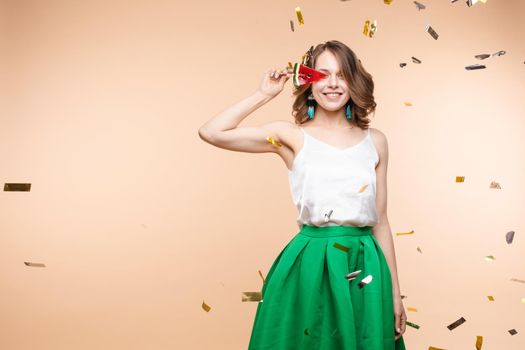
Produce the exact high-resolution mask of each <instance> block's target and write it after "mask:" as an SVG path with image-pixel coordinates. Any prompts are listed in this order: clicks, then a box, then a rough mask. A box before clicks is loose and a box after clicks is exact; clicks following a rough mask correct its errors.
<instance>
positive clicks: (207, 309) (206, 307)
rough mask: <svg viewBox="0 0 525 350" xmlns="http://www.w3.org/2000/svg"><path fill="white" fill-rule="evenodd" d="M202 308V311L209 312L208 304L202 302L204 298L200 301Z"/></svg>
mask: <svg viewBox="0 0 525 350" xmlns="http://www.w3.org/2000/svg"><path fill="white" fill-rule="evenodd" d="M202 309H203V310H204V311H206V312H210V310H211V307H210V306H209V305H208V304H206V303H205V302H204V300H203V301H202Z"/></svg>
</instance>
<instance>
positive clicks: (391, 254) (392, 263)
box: [373, 219, 401, 296]
mask: <svg viewBox="0 0 525 350" xmlns="http://www.w3.org/2000/svg"><path fill="white" fill-rule="evenodd" d="M373 232H374V237H375V239H376V241H377V243H379V246H380V247H381V250H382V251H383V254H384V256H385V259H386V261H387V264H388V267H389V269H390V274H391V275H392V293H393V295H395V296H398V295H401V291H400V290H401V288H400V286H399V279H398V277H397V264H396V253H395V249H394V240H393V239H392V231H391V230H390V224H389V223H388V220H384V219H381V220H379V224H377V225H375V226H374V227H373Z"/></svg>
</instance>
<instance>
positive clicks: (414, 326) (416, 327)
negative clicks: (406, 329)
mask: <svg viewBox="0 0 525 350" xmlns="http://www.w3.org/2000/svg"><path fill="white" fill-rule="evenodd" d="M405 323H406V325H407V326H410V327H412V328H415V329H419V325H417V324H415V323H412V322H408V321H405Z"/></svg>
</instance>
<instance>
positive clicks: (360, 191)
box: [358, 184, 368, 193]
mask: <svg viewBox="0 0 525 350" xmlns="http://www.w3.org/2000/svg"><path fill="white" fill-rule="evenodd" d="M367 187H368V184H365V185H363V186H362V187H361V188H360V189H359V191H358V193H362V192H364V191H365V190H366V188H367Z"/></svg>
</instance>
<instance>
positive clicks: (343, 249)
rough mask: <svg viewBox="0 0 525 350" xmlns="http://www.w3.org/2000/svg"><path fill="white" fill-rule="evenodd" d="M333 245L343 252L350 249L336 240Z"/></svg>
mask: <svg viewBox="0 0 525 350" xmlns="http://www.w3.org/2000/svg"><path fill="white" fill-rule="evenodd" d="M334 247H335V248H337V249H340V250H342V251H343V252H345V253H348V251H349V250H350V248H348V247H345V246H344V245H342V244H339V243H337V242H335V243H334Z"/></svg>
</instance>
